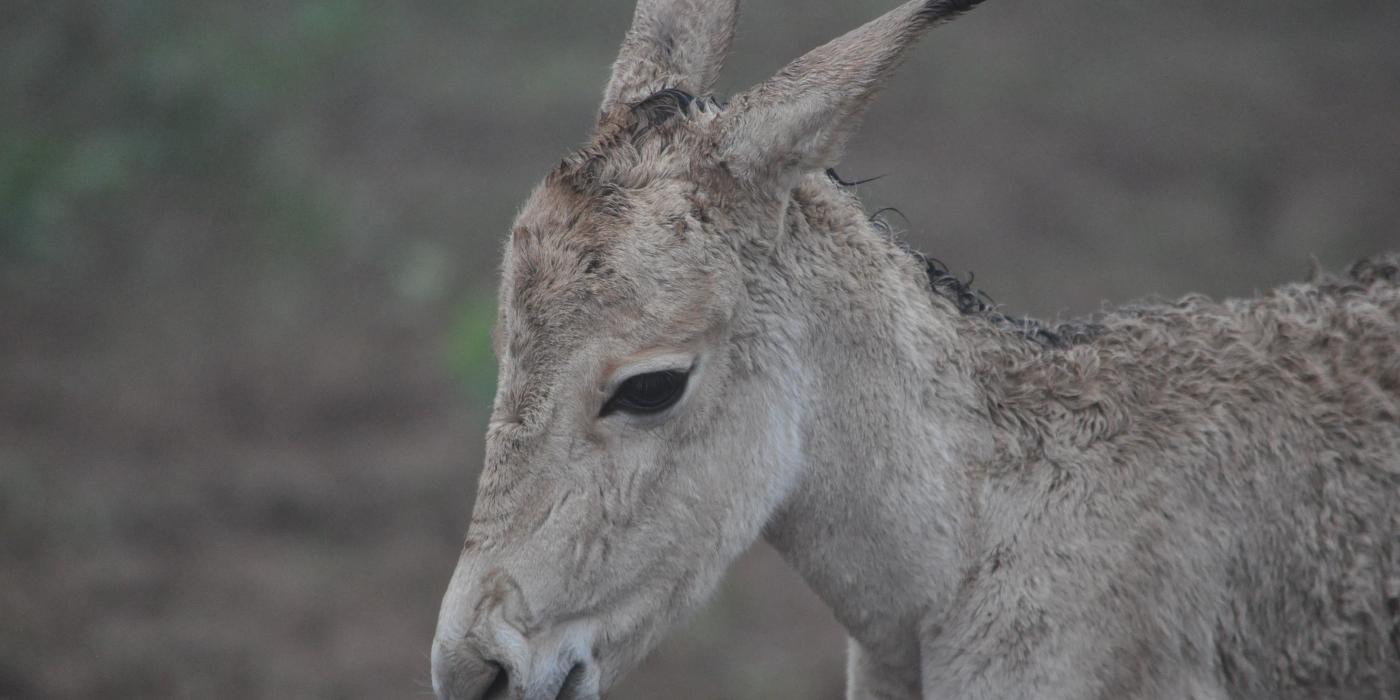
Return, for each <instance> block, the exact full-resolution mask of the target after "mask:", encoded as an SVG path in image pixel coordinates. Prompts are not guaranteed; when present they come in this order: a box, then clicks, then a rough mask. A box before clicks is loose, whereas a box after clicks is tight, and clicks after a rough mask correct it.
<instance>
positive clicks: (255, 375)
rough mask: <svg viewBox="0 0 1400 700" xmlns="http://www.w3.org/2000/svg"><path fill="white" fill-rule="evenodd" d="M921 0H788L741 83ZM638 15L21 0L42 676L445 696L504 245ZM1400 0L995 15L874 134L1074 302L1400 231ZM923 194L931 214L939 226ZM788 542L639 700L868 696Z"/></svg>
mask: <svg viewBox="0 0 1400 700" xmlns="http://www.w3.org/2000/svg"><path fill="white" fill-rule="evenodd" d="M894 4H895V2H894V0H879V1H876V0H860V1H858V2H849V1H847V2H816V1H815V0H805V1H804V0H751V1H750V2H749V3H748V5H747V7H746V10H745V13H744V17H743V26H742V31H741V34H740V35H739V38H738V42H737V45H736V47H735V52H734V55H733V58H732V60H731V62H730V70H729V71H728V74H727V77H726V79H725V80H724V81H723V82H722V91H723V92H724V93H731V92H733V91H734V90H736V89H740V88H742V87H744V86H747V85H748V84H750V83H752V82H754V81H757V80H759V79H761V78H763V77H765V76H766V75H768V74H769V73H771V72H772V71H773V70H775V69H777V68H778V67H780V66H781V65H782V64H783V63H784V62H786V61H787V60H789V59H791V58H794V57H796V56H797V55H798V54H799V53H801V52H802V51H804V50H806V49H808V48H811V47H812V46H815V45H816V44H818V43H820V42H821V41H824V40H825V39H827V38H830V37H831V36H834V35H836V34H838V33H840V32H843V31H845V30H847V29H849V28H851V27H854V26H856V25H857V24H858V23H860V22H863V21H865V20H866V19H868V18H871V17H873V16H875V15H876V14H878V13H879V12H881V11H883V10H885V9H888V8H889V7H891V6H893V5H894ZM629 13H630V3H629V2H627V1H626V0H610V1H608V2H588V3H578V2H574V3H569V2H543V1H540V0H514V1H513V2H509V3H507V2H483V1H476V0H470V1H463V0H452V1H448V0H434V1H430V2H418V3H384V2H370V1H369V0H361V1H352V0H334V1H333V0H286V1H283V2H241V3H228V2H215V1H214V0H146V1H144V2H137V1H134V0H88V1H83V0H49V1H40V0H7V1H6V2H4V3H3V4H0V698H40V697H43V698H70V697H74V698H76V697H172V696H173V697H198V698H212V697H238V698H258V697H278V698H289V697H343V698H388V697H421V696H422V695H423V694H424V693H425V692H426V690H427V685H426V683H427V648H428V642H429V639H430V637H431V635H432V627H433V620H434V617H435V613H436V608H437V603H438V599H439V596H440V594H441V591H442V589H443V587H444V586H445V584H446V581H447V577H448V575H449V572H450V570H451V567H452V565H453V562H454V559H455V556H456V553H457V550H458V546H459V543H460V540H461V536H462V534H463V530H464V528H465V525H466V522H467V516H468V509H469V504H470V502H471V497H472V489H473V483H474V480H475V471H476V469H477V468H478V465H479V464H480V462H481V435H482V431H483V426H484V423H485V420H486V413H485V411H486V407H487V404H488V401H489V396H490V394H491V391H492V384H493V377H492V371H493V370H492V359H491V355H490V350H489V348H488V343H487V335H488V329H489V326H490V324H491V321H492V317H493V314H494V310H493V301H492V294H493V287H494V284H495V272H494V266H495V264H496V258H497V250H498V247H499V242H500V241H501V240H502V237H503V235H504V232H506V231H507V230H508V226H509V222H510V219H511V216H512V214H513V213H514V210H515V207H516V206H517V205H518V203H519V202H520V201H521V200H522V199H523V197H524V195H525V194H526V192H527V191H528V189H529V188H530V187H531V185H532V184H533V182H534V181H535V179H536V178H538V177H539V176H540V175H542V174H543V173H544V172H545V170H546V169H547V168H548V167H550V165H551V164H553V163H554V162H555V161H556V160H557V159H558V158H559V157H561V156H562V155H563V154H564V153H565V152H567V151H568V150H569V149H570V148H572V147H574V146H575V145H577V144H579V143H580V142H581V141H582V140H583V138H584V137H585V136H586V132H587V128H588V126H589V124H590V122H591V119H592V116H593V113H594V109H595V107H596V104H597V99H598V96H599V94H600V91H601V87H602V84H603V82H604V80H605V78H606V71H607V66H608V64H609V62H610V61H611V59H612V56H613V50H614V48H615V46H616V45H617V42H618V40H619V38H620V37H621V35H622V32H623V31H624V29H625V26H626V22H627V18H628V16H629ZM1398 36H1400V3H1396V2H1395V1H1394V0H1367V1H1363V0H1337V1H1336V2H1326V3H1319V2H1288V3H1280V2H1277V1H1276V0H1234V1H1233V2H1226V3H1222V2H1213V1H1212V2H1208V1H1206V0H1178V1H1177V2H1157V1H1155V0H1098V1H1096V2H1091V1H1090V0H1057V1H1056V2H1039V1H1037V0H994V1H993V2H989V3H987V4H986V5H984V6H983V7H981V8H980V9H978V10H977V11H976V12H974V13H973V14H972V15H970V16H968V17H965V18H963V19H962V20H960V21H958V22H957V23H956V24H954V25H951V26H948V27H944V28H942V29H940V30H938V31H937V32H935V34H934V35H933V36H931V37H929V38H928V39H927V40H926V41H925V44H924V45H923V46H921V47H919V49H918V50H917V51H916V52H915V53H914V55H913V57H912V59H911V60H910V61H909V63H908V64H907V65H906V66H905V67H904V69H903V71H902V72H901V74H900V77H899V78H898V79H897V80H896V81H895V83H894V84H893V85H892V86H890V88H889V89H888V90H887V91H886V93H885V95H884V96H883V99H882V100H881V101H880V102H879V103H878V104H877V106H876V108H875V109H874V111H873V113H872V114H871V116H870V118H869V120H868V121H867V128H866V129H865V131H864V135H863V136H862V137H861V138H860V139H858V140H857V141H856V142H855V143H854V144H853V145H852V149H851V155H850V157H849V159H848V161H847V164H846V165H845V167H843V168H842V169H841V171H842V174H843V175H844V176H845V177H846V178H848V179H857V178H864V177H870V176H874V175H887V177H885V178H884V179H881V180H879V181H877V182H874V183H871V184H868V185H864V186H862V187H861V188H860V189H861V191H862V193H863V195H864V197H865V201H866V202H867V204H868V205H869V208H870V209H871V210H872V211H873V210H874V209H876V208H879V207H885V206H897V207H899V208H900V210H901V211H902V212H903V214H904V215H905V217H907V224H906V225H905V226H906V228H907V233H906V234H905V236H906V237H907V238H908V240H909V241H910V242H911V243H912V244H913V245H914V246H915V247H917V248H920V249H922V250H925V251H927V252H929V253H931V254H933V255H935V256H937V257H939V258H941V259H943V260H944V261H946V262H947V263H949V264H950V265H951V266H952V267H953V269H955V270H958V271H961V272H964V273H965V272H968V271H975V272H976V273H977V280H978V283H979V285H980V286H982V287H984V288H985V289H986V290H987V291H989V292H990V293H991V295H992V296H993V297H994V298H995V299H996V300H997V301H998V302H1000V303H1002V304H1003V305H1004V306H1005V307H1007V308H1008V309H1010V310H1012V311H1015V312H1018V313H1031V314H1037V315H1042V316H1049V317H1054V316H1068V315H1074V314H1080V313H1084V312H1089V311H1093V310H1096V309H1098V308H1099V307H1100V304H1101V303H1102V302H1103V301H1104V300H1110V301H1113V302H1121V301H1126V300H1130V299H1133V298H1138V297H1143V296H1146V295H1167V296H1174V295H1179V294H1183V293H1186V292H1188V291H1203V292H1207V293H1210V294H1214V295H1241V294H1249V293H1251V292H1252V291H1254V290H1256V289H1260V288H1263V287H1267V286H1270V285H1273V284H1276V283H1279V282H1282V281H1285V280H1290V279H1296V278H1299V277H1301V276H1303V275H1305V274H1306V273H1307V271H1308V269H1309V266H1310V265H1311V261H1312V260H1313V259H1316V260H1317V261H1319V262H1320V263H1321V264H1322V265H1324V266H1326V267H1332V268H1336V267H1340V266H1343V265H1346V264H1347V263H1349V262H1350V261H1351V260H1352V259H1354V258H1356V257H1358V256H1361V255H1363V254H1366V253H1368V252H1373V251H1378V250H1381V249H1386V248H1391V249H1393V248H1396V247H1400V227H1398V226H1397V224H1400V40H1397V37H1398ZM895 221H896V223H899V220H898V219H895ZM842 649H843V643H842V641H841V634H840V632H839V629H838V628H837V627H836V625H835V623H834V622H832V620H831V617H830V615H829V613H827V612H826V610H825V609H824V608H823V607H822V606H821V605H820V603H818V602H817V601H816V600H815V599H814V598H813V596H812V595H811V594H810V593H809V592H808V591H807V590H806V589H805V587H804V586H803V585H802V583H801V582H800V581H799V580H798V579H797V578H796V577H795V576H794V575H793V574H791V573H790V572H789V571H787V569H786V568H784V566H783V565H782V564H781V562H779V561H778V559H777V557H776V556H775V555H773V554H772V553H771V552H770V551H768V550H767V549H766V548H765V547H763V546H760V547H758V548H757V549H756V551H755V553H754V554H752V555H750V556H749V557H748V558H747V559H745V560H744V561H743V562H742V563H741V564H740V565H739V566H738V567H736V569H735V571H734V572H733V573H732V575H731V576H730V578H729V580H728V583H727V584H726V586H725V588H724V589H723V591H722V592H721V593H720V594H719V596H718V598H717V599H716V601H715V602H714V603H713V604H712V605H711V606H709V607H708V608H707V609H706V610H705V611H704V612H703V613H702V614H701V615H700V616H699V617H698V618H697V619H696V620H695V621H694V622H693V623H692V624H690V625H689V626H688V627H686V628H685V629H683V630H679V631H678V632H677V633H676V634H675V635H674V636H673V637H672V639H671V640H670V641H669V642H667V643H666V644H665V645H664V646H663V647H662V648H661V649H660V650H659V651H658V652H657V653H656V654H655V655H654V656H653V657H652V658H651V660H650V661H648V662H647V663H646V664H645V665H644V666H643V667H642V668H641V669H639V670H638V671H637V672H636V673H635V674H633V675H632V676H631V677H630V678H629V679H628V680H627V681H626V682H625V683H624V684H623V686H622V687H621V688H619V689H618V691H617V692H616V693H615V695H614V696H615V697H618V698H648V697H668V698H799V697H801V698H812V697H827V698H834V697H838V696H839V694H840V688H841V683H842V681H841V677H842V662H841V654H842Z"/></svg>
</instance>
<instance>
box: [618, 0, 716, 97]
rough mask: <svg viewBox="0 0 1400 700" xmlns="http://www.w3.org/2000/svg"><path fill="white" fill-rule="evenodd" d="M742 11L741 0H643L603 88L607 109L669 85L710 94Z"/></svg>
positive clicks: (640, 0)
mask: <svg viewBox="0 0 1400 700" xmlns="http://www.w3.org/2000/svg"><path fill="white" fill-rule="evenodd" d="M738 16H739V0H638V1H637V9H636V11H635V12H634V13H633V15H632V28H631V29H629V30H627V36H626V38H624V39H623V40H622V48H621V49H620V50H619V51H618V54H617V61H615V62H614V63H613V69H612V77H611V78H610V79H609V80H608V87H607V89H606V90H605V91H604V92H603V106H602V113H603V114H604V115H606V114H608V113H609V112H612V111H613V110H615V109H616V108H618V107H619V106H622V105H630V104H634V103H636V102H640V101H641V100H642V99H644V98H646V97H647V96H649V95H651V94H652V93H654V92H657V91H658V90H662V89H664V88H679V89H681V90H684V91H685V92H688V93H690V94H692V95H705V94H707V93H708V92H709V91H710V88H711V87H712V86H713V85H714V82H715V78H717V77H719V69H720V66H721V65H722V64H723V63H724V56H725V54H726V53H728V52H729V44H730V42H731V41H732V40H733V39H734V24H735V22H736V20H737V19H738Z"/></svg>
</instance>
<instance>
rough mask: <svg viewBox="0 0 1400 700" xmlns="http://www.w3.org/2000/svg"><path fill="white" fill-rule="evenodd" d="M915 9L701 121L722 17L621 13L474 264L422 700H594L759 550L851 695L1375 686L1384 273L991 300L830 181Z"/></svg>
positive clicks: (1394, 498) (1381, 625)
mask: <svg viewBox="0 0 1400 700" xmlns="http://www.w3.org/2000/svg"><path fill="white" fill-rule="evenodd" d="M975 1H976V0H917V1H916V2H910V3H908V4H905V5H904V6H902V7H900V8H898V9H896V10H894V11H892V12H890V13H889V14H887V15H885V16H883V17H881V18H879V19H877V20H875V21H873V22H871V23H869V24H867V25H865V26H863V27H861V28H859V29H857V30H855V31H853V32H851V33H849V34H846V35H845V36H842V37H840V38H838V39H836V40H834V41H832V42H831V43H829V44H827V45H825V46H822V47H820V48H818V49H816V50H814V51H812V52H811V53H809V54H807V55H806V56H803V57H802V58H800V59H798V60H797V61H795V62H793V63H791V64H790V65H788V66H787V67H786V68H784V69H783V70H782V71H781V72H779V73H778V74H777V75H776V76H774V77H773V78H772V79H770V80H768V81H766V82H764V83H762V84H760V85H758V86H757V87H754V88H752V89H750V90H748V91H746V92H743V93H742V94H739V95H737V96H735V97H734V98H733V99H732V100H730V101H729V102H728V103H727V104H726V103H722V102H719V101H716V100H714V99H711V98H708V97H704V95H706V94H708V91H709V89H710V87H711V86H712V84H713V81H714V79H715V76H716V73H717V72H718V70H719V67H720V62H721V59H722V57H723V56H724V53H725V51H726V49H727V47H728V44H729V42H730V38H731V36H732V35H733V31H734V23H735V17H736V11H737V10H736V7H735V5H736V3H735V2H734V0H641V2H640V4H639V6H638V8H637V11H636V14H635V17H634V20H633V25H632V28H631V30H630V31H629V32H628V33H627V36H626V39H625V40H624V42H623V44H622V49H621V53H620V55H619V57H618V59H617V62H616V64H615V66H614V68H613V73H612V78H611V80H610V82H609V83H608V86H607V89H606V92H605V93H604V98H603V104H602V111H601V115H600V118H599V122H598V127H597V132H596V135H595V136H594V137H593V139H592V141H591V143H590V144H589V145H588V146H587V147H586V148H584V149H583V150H582V151H581V152H579V153H578V154H576V155H574V156H573V157H570V158H569V159H567V160H566V161H565V162H564V163H563V164H561V165H560V166H559V167H557V168H556V169H555V170H554V171H553V172H551V173H550V174H549V175H548V176H547V177H546V178H545V179H544V182H543V183H542V184H541V185H540V186H539V187H538V188H537V189H536V190H535V191H534V193H533V194H532V195H531V196H530V199H529V201H528V202H527V203H526V205H525V207H524V208H523V210H522V211H521V213H520V215H519V219H518V220H517V222H516V225H515V227H514V231H513V232H512V233H511V236H510V241H509V243H508V244H507V245H506V247H505V260H504V263H503V265H502V268H501V269H502V281H501V287H500V309H499V321H498V325H497V328H496V333H495V349H496V353H497V356H498V358H499V369H500V375H499V376H500V385H499V388H498V391H497V394H496V400H495V405H494V408H493V414H492V419H491V423H490V428H489V430H488V433H487V447H486V461H485V465H484V468H483V471H482V474H481V482H480V488H479V491H478V495H477V503H476V509H475V512H474V515H473V518H472V522H471V526H470V529H469V532H468V536H467V540H466V544H465V546H464V547H463V551H462V554H461V560H460V562H459V563H458V565H457V570H456V573H455V575H454V576H453V577H452V582H451V583H450V584H449V586H448V589H447V594H446V596H445V598H444V600H443V603H442V611H441V614H440V617H439V621H438V627H437V635H436V639H435V640H434V642H433V645H432V667H433V668H432V674H433V685H434V688H435V689H436V692H437V694H438V696H439V697H441V698H458V699H460V698H472V699H476V698H484V697H489V698H528V699H531V700H534V699H541V698H543V699H549V698H597V697H599V696H600V695H601V694H602V693H603V692H605V691H606V689H607V688H609V687H610V686H611V684H612V683H613V682H614V681H615V680H616V679H617V678H618V677H619V676H620V675H621V674H623V673H624V672H626V671H627V670H628V669H629V667H631V666H632V665H634V664H636V663H637V662H638V660H639V659H641V658H642V656H643V655H644V654H646V653H647V651H648V650H649V649H651V648H652V647H653V646H654V645H655V644H656V642H657V641H658V639H659V638H660V637H661V636H662V634H664V633H665V631H666V629H667V628H668V627H670V626H671V625H672V624H674V623H675V622H676V620H677V619H678V618H681V617H682V616H684V615H685V614H686V613H687V612H689V611H691V610H693V609H695V608H696V607H697V606H698V605H699V604H700V603H701V602H702V601H704V600H705V598H706V597H707V596H708V595H709V594H710V592H711V591H712V590H713V589H714V588H715V585H716V582H717V581H718V580H719V579H720V577H721V575H722V573H723V572H724V570H725V568H726V567H727V566H728V565H729V564H730V562H732V561H733V560H734V559H735V558H736V557H737V556H738V555H739V554H740V553H741V552H743V551H744V550H745V549H746V548H747V547H748V546H749V545H750V544H752V543H753V542H754V541H755V540H757V539H758V538H759V537H760V536H762V537H766V538H767V540H768V541H769V542H771V543H772V544H773V545H774V546H775V547H776V548H777V549H778V550H779V551H781V552H782V553H783V554H784V556H785V557H786V558H787V560H788V561H789V562H791V564H792V565H793V566H794V567H795V568H796V569H797V570H798V571H799V572H800V573H801V574H802V576H803V577H804V578H805V579H806V580H807V582H808V583H809V584H810V585H811V586H812V588H813V589H814V590H815V591H816V592H817V593H818V594H819V595H820V596H821V597H822V599H823V600H825V601H826V603H827V604H828V605H830V606H831V608H832V610H834V611H835V614H836V617H837V618H838V619H839V620H840V622H841V623H842V624H843V625H844V626H845V628H846V630H847V631H848V633H849V636H850V644H849V646H850V660H849V689H848V694H849V696H850V697H852V698H916V697H924V698H940V699H942V698H949V699H967V698H973V699H979V698H980V699H987V700H1002V699H1005V698H1047V699H1055V698H1065V699H1069V698H1073V699H1081V698H1105V699H1117V698H1162V699H1168V698H1170V699H1178V698H1201V699H1207V698H1209V699H1216V698H1261V699H1263V698H1269V699H1272V698H1343V697H1345V698H1396V697H1400V256H1397V255H1388V256H1387V255H1383V256H1378V257H1375V258H1373V259H1370V260H1368V261H1363V262H1360V263H1358V264H1356V265H1355V266H1354V267H1353V268H1352V269H1351V270H1350V272H1349V273H1348V274H1346V275H1339V276H1330V275H1316V276H1315V277H1314V279H1312V280H1311V281H1309V282H1307V283H1301V284H1292V285H1287V286H1284V287H1281V288H1278V289H1275V290H1273V291H1271V292H1269V293H1267V294H1265V295H1263V296H1261V297H1258V298H1254V299H1244V300H1231V301H1226V302H1215V301H1210V300H1208V299H1204V298H1201V297H1188V298H1186V299H1183V300H1181V301H1179V302H1176V303H1161V304H1148V305H1142V306H1133V307H1129V308H1124V309H1121V310H1119V311H1114V312H1107V313H1104V314H1102V315H1101V316H1099V317H1096V318H1095V319H1093V321H1092V322H1083V323H1071V324H1062V325H1058V326H1053V327H1052V326H1047V325H1043V324H1040V323H1036V322H1033V321H1025V320H1016V319H1011V318H1008V317H1005V316H1003V315H1001V314H999V313H997V312H996V311H995V310H993V309H989V308H987V307H986V306H985V305H984V304H982V303H980V302H979V301H978V299H977V297H976V296H975V295H973V294H971V293H969V292H968V290H966V289H965V288H964V287H963V286H962V285H960V284H959V283H957V281H956V280H955V279H953V278H950V277H949V276H947V275H946V274H944V273H943V272H942V271H941V270H940V269H939V268H937V267H936V266H929V265H928V264H927V263H926V262H925V261H924V260H923V259H922V258H920V257H918V256H916V255H914V254H912V253H910V252H908V251H907V250H905V249H904V248H903V247H901V246H900V245H899V243H897V242H896V241H893V240H891V238H890V237H889V236H888V235H887V233H886V232H884V231H882V230H880V229H879V228H878V227H876V226H873V225H872V224H871V223H870V222H869V220H868V218H867V215H866V214H865V213H864V212H863V211H862V209H861V206H860V204H859V202H857V201H856V199H855V198H854V197H853V196H852V194H851V193H850V192H849V191H848V190H847V189H845V188H844V187H843V186H842V185H841V183H840V182H839V181H837V180H836V178H833V177H829V176H828V175H826V174H824V172H823V171H824V170H826V169H828V168H830V167H831V166H833V165H835V164H836V162H837V160H838V157H839V156H840V154H841V150H842V145H843V143H844V142H845V141H846V140H847V137H848V136H849V135H850V134H851V132H852V131H853V130H854V128H855V126H856V123H857V121H858V120H859V118H860V115H861V113H862V111H863V110H864V109H865V107H866V105H867V103H868V102H869V100H870V98H871V96H872V94H873V93H874V92H875V90H876V89H877V88H878V87H879V86H880V84H881V82H882V81H884V80H885V79H886V78H887V77H888V76H889V74H890V72H891V71H892V70H893V69H894V68H895V66H896V64H898V63H899V60H900V56H901V54H902V53H903V51H904V50H905V49H906V48H907V47H908V46H909V45H910V44H911V43H912V42H913V41H914V40H915V39H916V38H918V37H919V36H920V35H922V34H923V33H924V32H925V30H927V29H928V28H929V27H930V26H931V25H934V24H937V23H939V22H940V21H942V20H944V19H947V18H950V17H952V16H953V15H955V14H957V13H959V12H961V11H963V10H966V9H968V8H969V7H970V6H971V5H973V4H975Z"/></svg>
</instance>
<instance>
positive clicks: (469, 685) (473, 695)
mask: <svg viewBox="0 0 1400 700" xmlns="http://www.w3.org/2000/svg"><path fill="white" fill-rule="evenodd" d="M432 664H433V670H432V674H433V692H434V693H436V694H437V697H438V700H504V699H505V698H507V697H509V696H510V695H509V694H510V692H511V677H510V671H509V670H508V669H507V667H506V665H505V664H503V663H501V662H500V661H498V660H496V659H492V658H489V657H488V656H487V655H485V654H482V653H481V652H480V651H478V650H477V649H475V648H474V647H473V646H472V645H470V644H465V643H457V644H445V643H443V642H438V643H437V644H434V645H433V655H432Z"/></svg>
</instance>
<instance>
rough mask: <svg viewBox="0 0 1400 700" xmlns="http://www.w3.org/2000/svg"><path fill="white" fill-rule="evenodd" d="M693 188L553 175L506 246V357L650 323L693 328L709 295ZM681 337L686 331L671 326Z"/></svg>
mask: <svg viewBox="0 0 1400 700" xmlns="http://www.w3.org/2000/svg"><path fill="white" fill-rule="evenodd" d="M697 198H698V194H697V192H696V190H695V188H694V187H693V186H691V185H690V184H688V183H685V182H683V181H681V180H677V179H674V178H661V179H657V180H653V181H652V182H650V183H647V184H645V185H642V186H639V187H623V186H620V185H617V184H615V183H610V184H602V185H596V186H593V187H587V188H582V187H577V186H574V185H573V184H572V183H570V182H569V181H567V180H564V179H561V178H556V177H551V178H550V179H547V180H546V182H545V183H544V184H543V185H541V187H540V188H539V189H537V190H536V192H535V193H534V194H533V195H532V196H531V198H530V200H529V201H528V202H527V204H526V206H525V208H524V209H523V210H522V212H521V214H520V216H519V218H518V219H517V221H516V226H515V227H514V230H513V231H512V233H511V239H512V240H511V243H510V244H509V246H508V247H507V252H506V260H505V266H504V270H503V272H504V278H503V286H502V290H501V291H502V298H501V302H502V317H503V320H504V321H505V323H504V325H503V328H502V329H501V330H502V331H503V334H504V337H503V338H502V340H505V341H508V343H509V345H508V347H509V349H510V351H511V353H512V354H522V353H526V352H527V351H529V350H530V348H531V347H532V346H535V345H543V346H548V347H549V348H554V349H557V350H567V348H568V347H569V346H572V345H577V344H578V342H580V341H581V340H583V339H586V338H593V337H598V336H600V335H607V334H624V333H629V332H632V333H635V332H636V329H637V328H638V327H645V326H648V325H651V326H655V327H658V328H659V327H670V326H675V325H682V326H688V325H694V324H695V323H696V322H697V321H699V319H698V318H696V307H698V306H703V305H704V304H705V303H706V301H707V300H708V299H709V298H710V297H711V296H712V290H713V284H712V279H711V276H710V274H709V272H710V270H707V267H708V266H707V264H706V262H705V260H706V259H707V258H709V257H712V256H710V255H709V254H707V252H706V251H707V250H709V249H710V248H711V247H712V246H713V245H714V243H715V242H714V241H712V240H708V239H707V234H706V232H705V231H703V230H702V228H701V226H700V223H701V222H700V218H701V217H703V213H702V212H701V211H700V209H699V208H700V206H701V203H700V202H699V201H698V199H697ZM674 330H675V331H677V332H680V331H684V330H687V329H684V328H675V329H674Z"/></svg>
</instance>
